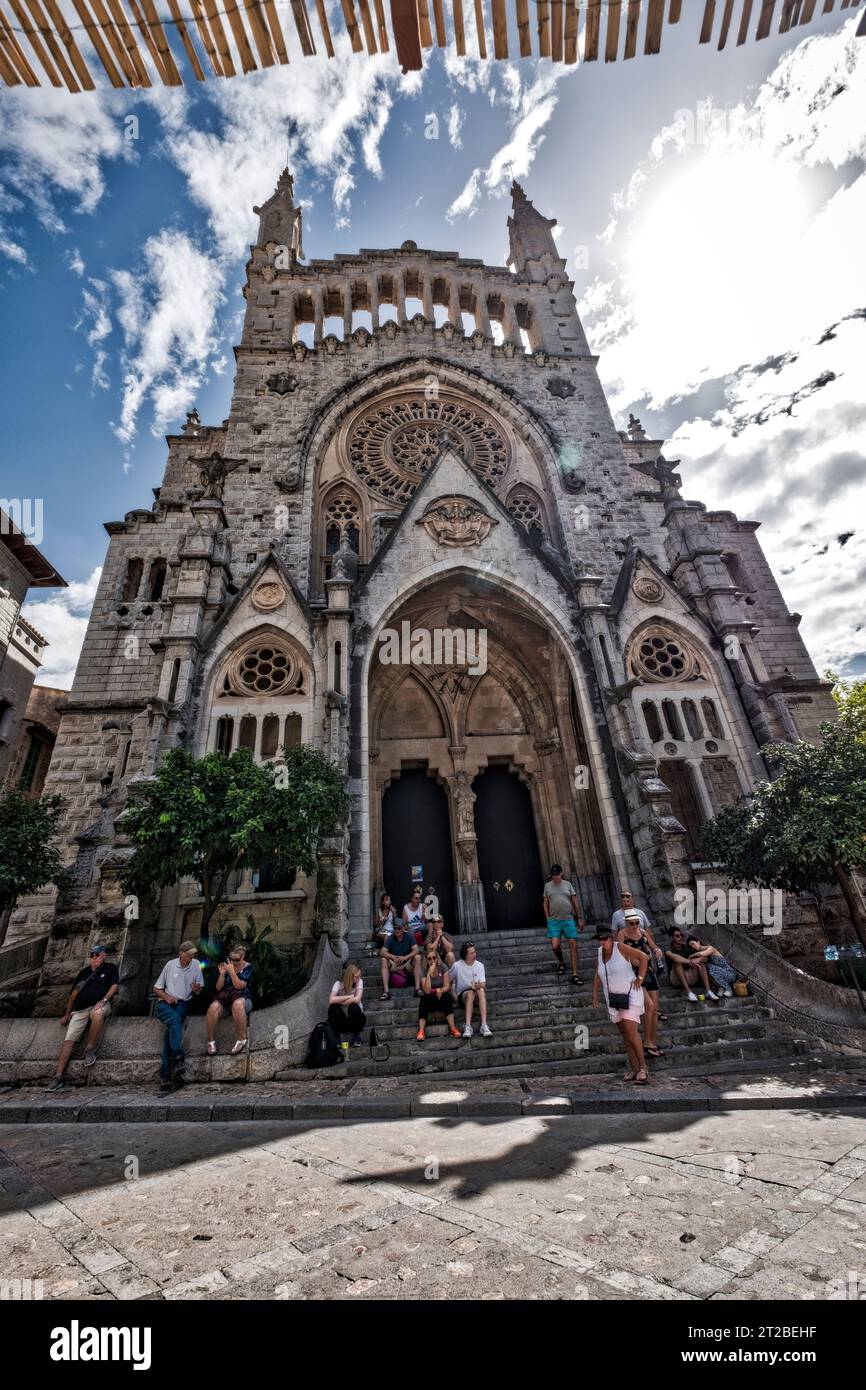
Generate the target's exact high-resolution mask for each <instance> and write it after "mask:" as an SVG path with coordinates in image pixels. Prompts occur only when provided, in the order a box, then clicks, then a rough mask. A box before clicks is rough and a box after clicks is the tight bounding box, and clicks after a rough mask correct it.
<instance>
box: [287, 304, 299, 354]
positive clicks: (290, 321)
mask: <svg viewBox="0 0 866 1390" xmlns="http://www.w3.org/2000/svg"><path fill="white" fill-rule="evenodd" d="M287 298H288V301H289V303H288V310H287V313H286V346H287V347H291V346H292V343H293V342H294V341H295V312H296V308H297V304H296V299H295V295H294V294H290V295H288V296H287Z"/></svg>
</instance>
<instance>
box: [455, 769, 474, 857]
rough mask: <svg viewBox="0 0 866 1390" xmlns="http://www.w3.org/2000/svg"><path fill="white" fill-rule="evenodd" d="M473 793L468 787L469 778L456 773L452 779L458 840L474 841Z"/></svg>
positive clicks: (466, 775) (464, 774) (463, 773)
mask: <svg viewBox="0 0 866 1390" xmlns="http://www.w3.org/2000/svg"><path fill="white" fill-rule="evenodd" d="M475 800H476V797H475V793H474V791H473V790H472V788H471V786H470V785H469V776H468V774H467V773H465V772H458V773H457V775H456V777H455V778H454V811H455V818H456V820H457V838H458V840H474V839H475V811H474V809H473V808H474V806H475Z"/></svg>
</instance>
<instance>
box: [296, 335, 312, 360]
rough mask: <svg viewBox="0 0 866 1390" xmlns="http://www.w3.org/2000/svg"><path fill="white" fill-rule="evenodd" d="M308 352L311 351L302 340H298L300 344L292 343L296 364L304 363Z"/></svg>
mask: <svg viewBox="0 0 866 1390" xmlns="http://www.w3.org/2000/svg"><path fill="white" fill-rule="evenodd" d="M308 351H309V349H308V347H307V345H306V343H302V342H301V341H300V339H299V340H298V342H296V343H292V356H293V357H294V359H295V361H296V362H303V361H304V358H305V357H306V355H307V353H308Z"/></svg>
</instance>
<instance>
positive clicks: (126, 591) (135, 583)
mask: <svg viewBox="0 0 866 1390" xmlns="http://www.w3.org/2000/svg"><path fill="white" fill-rule="evenodd" d="M143 571H144V561H143V560H141V559H138V558H137V557H136V558H135V559H133V560H128V561H127V564H126V577H125V579H124V581H123V589H122V590H121V594H120V597H121V601H122V602H123V603H133V602H134V601H135V600H136V599H137V598H138V590H139V588H140V586H141V576H142V573H143Z"/></svg>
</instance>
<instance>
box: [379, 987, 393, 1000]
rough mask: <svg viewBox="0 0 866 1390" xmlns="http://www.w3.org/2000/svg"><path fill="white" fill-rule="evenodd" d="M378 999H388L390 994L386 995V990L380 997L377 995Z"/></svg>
mask: <svg viewBox="0 0 866 1390" xmlns="http://www.w3.org/2000/svg"><path fill="white" fill-rule="evenodd" d="M379 998H380V999H390V998H391V996H390V994H389V993H388V991H387V989H386V990H385V993H384V994H380V995H379Z"/></svg>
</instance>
